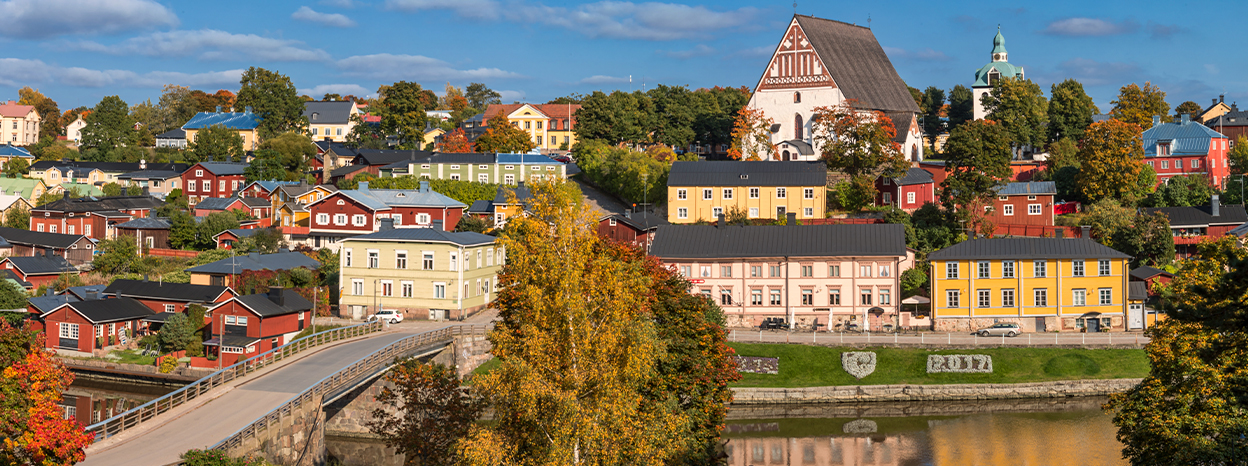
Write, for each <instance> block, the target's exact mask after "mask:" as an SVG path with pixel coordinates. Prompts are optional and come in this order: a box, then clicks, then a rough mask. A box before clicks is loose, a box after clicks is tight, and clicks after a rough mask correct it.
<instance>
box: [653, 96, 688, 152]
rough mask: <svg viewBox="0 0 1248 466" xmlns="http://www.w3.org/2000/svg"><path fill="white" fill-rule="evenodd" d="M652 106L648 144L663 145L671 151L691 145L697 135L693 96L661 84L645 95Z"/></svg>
mask: <svg viewBox="0 0 1248 466" xmlns="http://www.w3.org/2000/svg"><path fill="white" fill-rule="evenodd" d="M646 95H647V96H648V97H649V98H650V102H651V103H652V104H653V108H652V109H651V115H650V118H647V126H649V128H650V131H647V133H648V134H649V142H652V143H659V144H665V145H668V146H673V147H684V146H688V145H689V144H692V143H693V140H694V136H695V135H696V134H695V132H694V129H693V123H694V120H695V118H696V117H695V114H694V111H695V109H694V108H693V93H692V92H689V88H687V87H684V86H667V85H664V84H660V85H658V86H655V87H654V88H653V89H650V90H649V91H647V92H646Z"/></svg>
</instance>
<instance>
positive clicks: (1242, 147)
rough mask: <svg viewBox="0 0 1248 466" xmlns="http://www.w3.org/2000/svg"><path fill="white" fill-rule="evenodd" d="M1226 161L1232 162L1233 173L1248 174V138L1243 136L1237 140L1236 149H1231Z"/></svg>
mask: <svg viewBox="0 0 1248 466" xmlns="http://www.w3.org/2000/svg"><path fill="white" fill-rule="evenodd" d="M1226 160H1227V162H1230V164H1229V165H1230V168H1231V173H1233V174H1236V175H1243V174H1245V173H1248V138H1244V137H1243V136H1240V137H1238V138H1235V147H1232V148H1231V151H1230V153H1228V154H1227V156H1226Z"/></svg>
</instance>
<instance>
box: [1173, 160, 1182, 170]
mask: <svg viewBox="0 0 1248 466" xmlns="http://www.w3.org/2000/svg"><path fill="white" fill-rule="evenodd" d="M1174 168H1175V169H1176V170H1179V169H1182V168H1183V159H1179V160H1175V161H1174Z"/></svg>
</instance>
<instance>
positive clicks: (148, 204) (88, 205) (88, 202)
mask: <svg viewBox="0 0 1248 466" xmlns="http://www.w3.org/2000/svg"><path fill="white" fill-rule="evenodd" d="M164 204H165V203H164V202H162V201H161V200H160V199H156V198H154V197H152V196H150V195H142V196H114V197H102V198H94V197H77V198H66V197H62V198H60V199H57V200H55V201H52V202H49V203H47V204H44V205H41V206H38V207H35V208H34V210H39V211H44V210H46V211H51V212H101V211H107V210H150V209H155V208H158V207H160V206H162V205H164Z"/></svg>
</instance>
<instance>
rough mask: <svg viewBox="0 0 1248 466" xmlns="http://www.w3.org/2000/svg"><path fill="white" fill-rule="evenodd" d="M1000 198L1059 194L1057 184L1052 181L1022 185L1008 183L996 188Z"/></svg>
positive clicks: (1023, 183)
mask: <svg viewBox="0 0 1248 466" xmlns="http://www.w3.org/2000/svg"><path fill="white" fill-rule="evenodd" d="M994 189H995V190H996V192H997V195H998V196H1021V195H1028V196H1031V195H1037V194H1040V195H1047V194H1052V195H1056V194H1057V183H1054V182H1052V181H1030V182H1022V183H1006V184H1005V185H1004V186H999V187H997V188H994Z"/></svg>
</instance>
